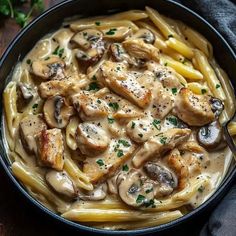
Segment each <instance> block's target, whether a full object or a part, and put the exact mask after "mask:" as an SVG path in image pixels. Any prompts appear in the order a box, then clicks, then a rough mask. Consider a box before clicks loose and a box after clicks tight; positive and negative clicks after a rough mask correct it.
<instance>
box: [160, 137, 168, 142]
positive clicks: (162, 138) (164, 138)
mask: <svg viewBox="0 0 236 236" xmlns="http://www.w3.org/2000/svg"><path fill="white" fill-rule="evenodd" d="M166 140H167V137H164V136H162V137H160V143H161V144H166Z"/></svg>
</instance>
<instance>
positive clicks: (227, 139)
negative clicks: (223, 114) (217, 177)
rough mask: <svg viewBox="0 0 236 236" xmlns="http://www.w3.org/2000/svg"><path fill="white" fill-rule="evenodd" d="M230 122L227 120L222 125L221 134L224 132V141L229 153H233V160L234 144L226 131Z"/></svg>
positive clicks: (235, 145)
mask: <svg viewBox="0 0 236 236" xmlns="http://www.w3.org/2000/svg"><path fill="white" fill-rule="evenodd" d="M230 121H231V120H229V121H228V122H227V123H225V124H224V125H223V132H224V136H225V141H226V143H227V144H228V146H229V148H230V150H231V152H232V153H233V155H234V158H236V144H235V142H234V140H233V138H232V136H231V135H230V133H229V130H228V124H229V122H230Z"/></svg>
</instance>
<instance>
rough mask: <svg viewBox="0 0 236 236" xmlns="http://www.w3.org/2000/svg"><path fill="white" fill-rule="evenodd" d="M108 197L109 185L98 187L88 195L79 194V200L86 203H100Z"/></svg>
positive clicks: (88, 192)
mask: <svg viewBox="0 0 236 236" xmlns="http://www.w3.org/2000/svg"><path fill="white" fill-rule="evenodd" d="M106 196H107V184H106V183H103V184H101V185H99V186H98V187H96V188H95V189H94V190H92V191H87V192H86V193H84V192H81V191H80V192H79V198H80V199H82V200H84V201H99V200H103V199H104V198H106Z"/></svg>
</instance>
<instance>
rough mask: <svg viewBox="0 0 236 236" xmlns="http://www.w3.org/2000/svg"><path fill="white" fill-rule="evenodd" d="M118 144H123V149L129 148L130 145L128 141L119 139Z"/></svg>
mask: <svg viewBox="0 0 236 236" xmlns="http://www.w3.org/2000/svg"><path fill="white" fill-rule="evenodd" d="M118 143H119V144H123V146H124V147H130V144H129V142H128V141H126V140H124V139H120V140H118Z"/></svg>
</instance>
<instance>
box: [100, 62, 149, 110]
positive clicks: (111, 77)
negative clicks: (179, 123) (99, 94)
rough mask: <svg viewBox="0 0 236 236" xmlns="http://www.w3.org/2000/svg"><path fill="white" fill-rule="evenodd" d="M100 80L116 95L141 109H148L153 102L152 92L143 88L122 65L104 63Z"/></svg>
mask: <svg viewBox="0 0 236 236" xmlns="http://www.w3.org/2000/svg"><path fill="white" fill-rule="evenodd" d="M99 79H100V80H101V82H102V83H103V84H105V85H106V86H108V87H109V88H110V89H111V90H113V91H114V92H115V93H117V94H118V95H120V96H122V97H124V98H127V99H128V100H130V101H131V102H133V103H134V104H135V105H137V106H139V107H141V108H144V107H146V106H147V105H148V104H149V103H150V101H151V91H150V90H149V89H146V88H145V87H142V86H141V85H140V84H139V83H138V82H137V81H136V79H135V77H134V76H133V75H132V74H129V73H128V72H127V69H126V66H125V65H124V64H122V63H115V62H109V61H106V62H104V63H103V65H102V66H101V77H100V78H99Z"/></svg>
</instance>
